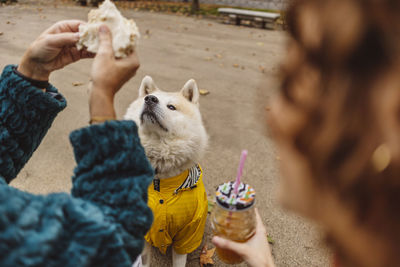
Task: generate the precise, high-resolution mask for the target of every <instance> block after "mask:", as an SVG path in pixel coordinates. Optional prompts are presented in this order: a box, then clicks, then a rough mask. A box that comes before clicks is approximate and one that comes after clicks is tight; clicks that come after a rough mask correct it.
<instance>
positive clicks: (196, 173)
mask: <svg viewBox="0 0 400 267" xmlns="http://www.w3.org/2000/svg"><path fill="white" fill-rule="evenodd" d="M200 175H201V169H200V166H199V165H198V164H196V165H194V166H193V167H192V168H190V169H189V173H188V176H187V177H186V179H185V181H183V183H182V184H181V185H180V186H179V187H178V188H177V189H175V191H174V194H178V192H179V191H181V190H183V189H189V188H190V189H193V188H195V187H197V182H198V181H199V179H200ZM153 185H154V190H155V191H158V192H160V178H158V177H157V174H156V176H155V177H154V179H153Z"/></svg>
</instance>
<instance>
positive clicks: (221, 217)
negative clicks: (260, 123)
mask: <svg viewBox="0 0 400 267" xmlns="http://www.w3.org/2000/svg"><path fill="white" fill-rule="evenodd" d="M246 156H247V151H246V150H244V151H243V152H242V155H241V159H240V164H239V168H238V175H237V177H236V181H235V182H233V181H231V182H227V183H224V184H222V185H220V186H218V188H217V190H216V192H215V199H216V203H217V205H216V207H215V208H214V210H213V213H212V216H211V224H212V227H213V230H214V235H216V236H220V237H224V238H226V239H230V240H232V241H236V242H246V241H247V240H249V239H250V238H251V237H252V236H253V235H254V233H255V229H256V220H255V212H254V202H255V190H254V189H253V188H252V187H251V186H250V185H248V184H244V183H242V182H240V180H241V176H242V171H243V166H244V162H245V160H246ZM216 251H217V255H218V257H219V258H220V259H221V260H222V261H223V262H225V263H231V264H235V263H240V262H242V261H243V259H242V258H241V257H240V256H239V255H238V254H237V253H235V252H233V251H231V250H228V249H221V248H218V247H217V249H216Z"/></svg>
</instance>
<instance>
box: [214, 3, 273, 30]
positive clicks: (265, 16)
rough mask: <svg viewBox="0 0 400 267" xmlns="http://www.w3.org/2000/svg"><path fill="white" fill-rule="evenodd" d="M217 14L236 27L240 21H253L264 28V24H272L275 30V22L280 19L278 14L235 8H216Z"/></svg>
mask: <svg viewBox="0 0 400 267" xmlns="http://www.w3.org/2000/svg"><path fill="white" fill-rule="evenodd" d="M218 12H219V13H220V14H223V15H227V16H228V17H229V19H230V20H231V21H234V22H235V23H236V25H240V23H241V21H242V20H248V21H254V22H257V23H260V24H261V27H262V28H265V26H266V24H267V23H268V24H273V28H276V26H277V25H276V21H277V20H278V19H279V18H280V16H281V15H280V14H278V13H271V12H261V11H252V10H245V9H237V8H218Z"/></svg>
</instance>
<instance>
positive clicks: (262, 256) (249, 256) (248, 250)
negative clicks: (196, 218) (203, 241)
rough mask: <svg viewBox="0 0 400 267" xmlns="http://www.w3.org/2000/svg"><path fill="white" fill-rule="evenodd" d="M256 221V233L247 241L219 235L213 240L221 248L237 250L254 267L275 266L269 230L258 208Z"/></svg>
mask: <svg viewBox="0 0 400 267" xmlns="http://www.w3.org/2000/svg"><path fill="white" fill-rule="evenodd" d="M256 221H257V222H256V223H257V226H256V233H255V234H254V236H253V237H252V238H250V239H249V240H248V241H247V242H245V243H238V242H234V241H231V240H227V239H224V238H221V237H219V236H214V237H213V239H212V242H213V243H214V245H215V246H217V247H219V248H223V249H229V250H232V251H234V252H236V253H237V254H238V255H240V256H241V257H242V258H243V259H244V260H245V261H246V262H247V263H248V264H249V265H250V266H252V267H273V266H275V265H274V261H273V259H272V255H271V251H270V248H269V244H268V240H267V231H266V230H265V227H264V224H263V223H262V220H261V217H260V214H259V213H258V210H257V209H256Z"/></svg>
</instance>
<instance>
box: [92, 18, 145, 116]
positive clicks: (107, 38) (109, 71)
mask: <svg viewBox="0 0 400 267" xmlns="http://www.w3.org/2000/svg"><path fill="white" fill-rule="evenodd" d="M99 42H100V44H99V50H98V52H97V54H96V57H95V58H94V61H93V66H92V71H91V78H92V90H91V95H90V116H91V121H92V122H102V121H104V120H107V119H114V118H115V111H114V96H115V94H116V93H117V92H118V91H119V89H121V87H122V86H123V85H124V84H125V83H126V82H127V81H128V80H129V79H130V78H132V77H133V76H134V75H135V74H136V71H137V70H138V68H139V66H140V64H139V59H138V56H137V54H136V52H135V51H133V52H132V53H131V54H130V55H129V56H127V57H125V58H121V59H116V58H115V56H114V50H113V47H112V35H111V32H110V30H109V29H108V28H107V26H106V25H102V26H100V29H99Z"/></svg>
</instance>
